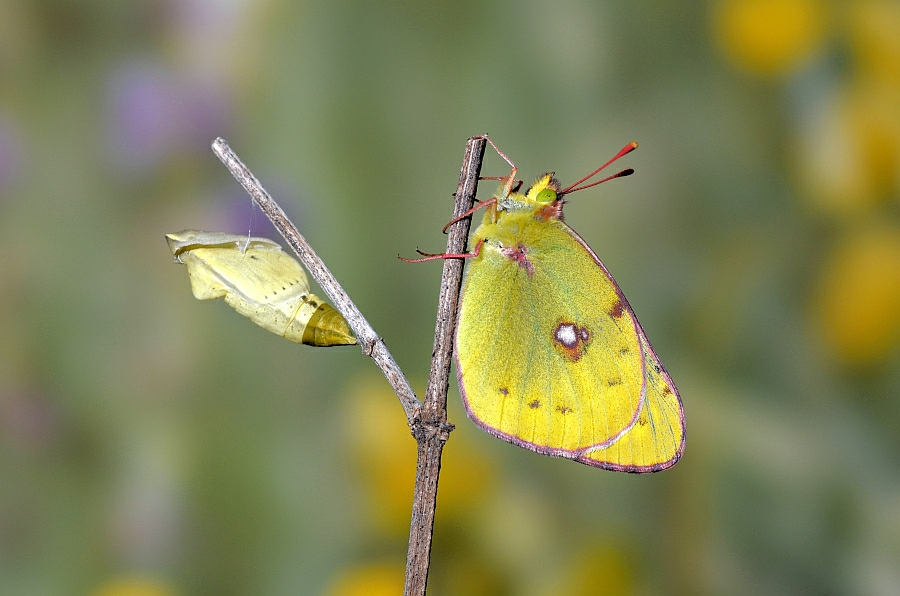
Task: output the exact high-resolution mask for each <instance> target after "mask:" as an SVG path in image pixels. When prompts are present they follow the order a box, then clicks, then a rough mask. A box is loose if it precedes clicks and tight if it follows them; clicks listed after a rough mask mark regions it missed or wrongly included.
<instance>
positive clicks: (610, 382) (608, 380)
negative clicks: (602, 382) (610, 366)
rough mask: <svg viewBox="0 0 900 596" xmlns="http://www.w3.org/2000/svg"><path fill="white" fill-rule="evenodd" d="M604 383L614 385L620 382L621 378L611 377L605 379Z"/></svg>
mask: <svg viewBox="0 0 900 596" xmlns="http://www.w3.org/2000/svg"><path fill="white" fill-rule="evenodd" d="M606 384H607V385H609V386H610V387H614V386H616V385H621V384H622V379H621V378H620V377H613V378H612V379H607V380H606Z"/></svg>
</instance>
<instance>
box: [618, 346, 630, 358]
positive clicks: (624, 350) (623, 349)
mask: <svg viewBox="0 0 900 596" xmlns="http://www.w3.org/2000/svg"><path fill="white" fill-rule="evenodd" d="M630 351H631V350H629V349H628V346H625V347H624V348H622V349H621V350H619V354H622V355H623V356H624V355H625V354H627V353H628V352H630Z"/></svg>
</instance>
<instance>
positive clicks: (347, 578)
mask: <svg viewBox="0 0 900 596" xmlns="http://www.w3.org/2000/svg"><path fill="white" fill-rule="evenodd" d="M404 579H405V572H404V568H403V565H399V564H391V563H383V564H371V565H363V566H360V567H354V568H351V569H347V570H345V571H343V572H341V573H339V574H338V575H337V577H335V578H334V579H333V580H332V582H331V584H330V585H329V587H328V588H327V589H326V590H325V594H326V595H327V596H397V595H398V594H402V593H403V582H404Z"/></svg>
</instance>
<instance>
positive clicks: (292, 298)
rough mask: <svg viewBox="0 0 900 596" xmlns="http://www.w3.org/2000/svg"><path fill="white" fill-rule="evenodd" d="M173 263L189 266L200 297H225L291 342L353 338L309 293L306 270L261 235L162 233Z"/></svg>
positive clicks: (346, 341) (312, 343) (329, 343)
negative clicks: (164, 234) (248, 236)
mask: <svg viewBox="0 0 900 596" xmlns="http://www.w3.org/2000/svg"><path fill="white" fill-rule="evenodd" d="M166 241H167V242H168V243H169V248H170V249H171V250H172V254H174V255H175V262H176V263H183V264H185V265H187V267H188V275H189V276H190V278H191V290H192V291H193V292H194V296H195V297H196V298H198V299H199V300H215V299H217V298H222V297H224V298H225V302H226V303H228V305H229V306H231V307H232V308H234V309H235V310H236V311H238V312H239V313H241V314H242V315H244V316H245V317H248V318H249V319H250V320H252V321H253V322H254V323H256V324H257V325H259V326H260V327H263V328H265V329H268V330H269V331H271V332H272V333H275V334H276V335H281V336H283V337H284V338H285V339H289V340H291V341H293V342H296V343H303V344H307V345H310V346H319V347H323V346H344V345H352V344H355V343H356V338H354V337H353V334H352V333H351V331H350V327H349V326H348V325H347V321H346V320H345V319H344V317H343V316H341V313H339V312H338V311H336V310H334V309H333V308H332V307H331V306H329V305H328V304H326V303H325V302H323V301H322V299H321V298H318V297H317V296H314V295H313V294H310V292H309V281H308V280H307V278H306V272H305V271H303V268H302V267H301V266H300V263H298V262H297V261H296V260H294V259H293V258H292V257H291V256H290V255H288V254H286V253H285V252H283V251H282V250H281V247H280V246H279V245H278V244H276V243H275V242H272V241H271V240H268V239H266V238H247V237H246V236H236V235H234V234H226V233H224V232H201V231H199V230H184V231H182V232H178V233H177V234H166Z"/></svg>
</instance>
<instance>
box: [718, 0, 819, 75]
mask: <svg viewBox="0 0 900 596" xmlns="http://www.w3.org/2000/svg"><path fill="white" fill-rule="evenodd" d="M826 20H827V19H826V6H825V3H824V2H822V1H821V0H724V1H722V2H721V3H720V4H719V5H718V7H717V10H716V12H715V15H714V18H713V29H714V37H715V39H716V41H717V42H718V44H719V45H720V46H721V48H722V49H723V50H724V51H725V53H726V54H727V55H728V57H729V58H730V59H731V60H732V61H733V62H734V63H735V64H736V65H737V66H739V67H741V68H743V69H745V70H747V71H749V72H752V73H754V74H758V75H762V76H779V75H784V74H789V73H790V72H792V71H794V70H795V69H797V68H798V67H799V66H801V65H802V64H803V62H804V61H806V60H807V59H808V58H809V57H810V56H812V55H813V54H814V53H815V52H816V50H818V49H819V47H820V46H821V44H822V41H823V39H824V37H825V29H826Z"/></svg>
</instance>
